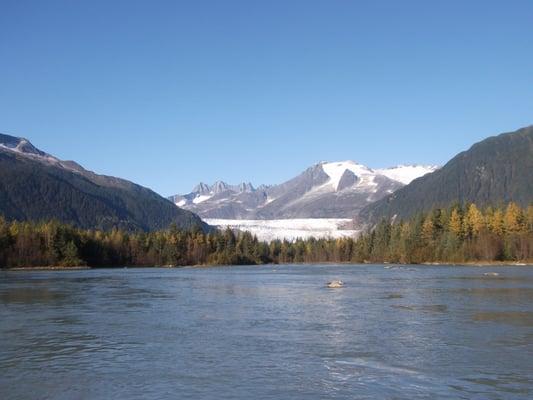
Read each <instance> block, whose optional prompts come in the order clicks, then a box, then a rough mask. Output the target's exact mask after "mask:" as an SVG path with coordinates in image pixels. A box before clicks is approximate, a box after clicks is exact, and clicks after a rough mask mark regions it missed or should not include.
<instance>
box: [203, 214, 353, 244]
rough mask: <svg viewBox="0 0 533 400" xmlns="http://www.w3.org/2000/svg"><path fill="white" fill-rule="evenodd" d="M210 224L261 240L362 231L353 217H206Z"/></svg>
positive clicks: (347, 235)
mask: <svg viewBox="0 0 533 400" xmlns="http://www.w3.org/2000/svg"><path fill="white" fill-rule="evenodd" d="M204 221H205V222H207V223H208V224H209V225H212V226H216V227H218V228H221V229H225V228H230V229H234V230H240V231H248V232H250V233H251V234H252V235H256V236H257V238H258V239H259V240H261V241H266V242H269V241H272V240H275V239H279V240H289V241H294V240H296V239H298V238H300V239H308V238H311V237H315V238H333V239H336V238H342V237H356V236H357V235H358V234H359V233H360V231H358V230H355V229H353V227H352V225H353V224H352V220H351V219H343V218H299V219H281V220H242V219H233V220H231V219H209V218H207V219H205V220H204Z"/></svg>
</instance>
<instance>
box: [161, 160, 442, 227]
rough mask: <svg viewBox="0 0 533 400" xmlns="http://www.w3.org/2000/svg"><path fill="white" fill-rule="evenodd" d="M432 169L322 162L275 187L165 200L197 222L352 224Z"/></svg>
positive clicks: (219, 186) (216, 189)
mask: <svg viewBox="0 0 533 400" xmlns="http://www.w3.org/2000/svg"><path fill="white" fill-rule="evenodd" d="M436 169H437V167H435V166H410V165H401V166H397V167H393V168H386V169H376V170H373V169H371V168H368V167H366V166H364V165H361V164H358V163H356V162H354V161H341V162H321V163H318V164H315V165H313V166H311V167H309V168H308V169H306V170H305V171H304V172H302V173H301V174H300V175H298V176H296V177H295V178H293V179H290V180H288V181H287V182H284V183H281V184H279V185H272V186H265V185H261V186H259V187H257V188H254V187H253V185H252V184H250V183H241V184H240V185H229V184H227V183H225V182H221V181H219V182H215V183H214V184H213V185H207V184H205V183H200V184H199V185H197V186H196V187H195V188H194V189H193V191H192V192H191V193H188V194H185V195H175V196H171V197H170V200H172V201H173V202H174V203H175V204H176V205H178V206H179V207H183V208H185V209H188V210H190V211H193V212H195V213H197V214H198V215H200V216H201V217H202V218H217V219H259V220H275V219H294V218H353V217H354V216H355V215H356V214H357V213H358V212H359V211H360V210H361V209H362V208H363V207H365V206H366V205H368V204H370V203H372V202H374V201H377V200H379V199H381V198H383V197H384V196H386V195H388V194H391V193H393V192H395V191H396V190H398V189H399V188H401V187H403V186H405V185H406V184H408V183H410V182H411V181H412V180H414V179H416V178H418V177H420V176H423V175H425V174H427V173H430V172H433V171H435V170H436Z"/></svg>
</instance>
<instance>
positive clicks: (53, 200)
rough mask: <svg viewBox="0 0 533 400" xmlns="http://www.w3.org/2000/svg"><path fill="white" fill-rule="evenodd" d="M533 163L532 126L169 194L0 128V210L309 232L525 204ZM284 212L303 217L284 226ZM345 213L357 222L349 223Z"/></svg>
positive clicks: (531, 192) (147, 224)
mask: <svg viewBox="0 0 533 400" xmlns="http://www.w3.org/2000/svg"><path fill="white" fill-rule="evenodd" d="M532 171H533V126H532V127H527V128H523V129H520V130H518V131H516V132H512V133H505V134H501V135H499V136H495V137H491V138H488V139H486V140H483V141H481V142H479V143H477V144H475V145H473V146H472V147H471V148H470V149H469V150H467V151H465V152H462V153H460V154H458V155H457V156H455V157H454V158H453V159H451V160H450V161H449V162H448V163H447V164H446V165H445V166H443V167H442V168H437V167H435V166H416V165H401V166H397V167H393V168H386V169H371V168H369V167H366V166H364V165H361V164H358V163H356V162H354V161H341V162H321V163H318V164H315V165H313V166H311V167H309V168H308V169H306V170H305V171H304V172H302V173H301V174H299V175H298V176H296V177H294V178H293V179H290V180H288V181H286V182H284V183H281V184H278V185H272V186H265V185H262V186H258V187H254V186H253V185H252V184H250V183H241V184H239V185H229V184H227V183H225V182H216V183H214V184H212V185H207V184H204V183H200V184H199V185H197V186H196V187H195V188H194V189H193V191H192V192H190V193H188V194H185V195H175V196H172V197H170V200H171V201H169V200H168V199H164V198H162V197H161V196H159V195H158V194H157V193H155V192H153V191H151V190H150V189H147V188H145V187H142V186H139V185H136V184H134V183H132V182H129V181H127V180H124V179H120V178H115V177H110V176H104V175H98V174H95V173H93V172H91V171H87V170H86V169H84V168H83V167H81V166H80V165H79V164H77V163H75V162H73V161H63V160H60V159H58V158H57V157H54V156H52V155H50V154H47V153H45V152H44V151H42V150H39V149H37V148H36V147H35V146H33V145H32V144H31V143H30V142H29V141H28V140H27V139H23V138H18V137H14V136H9V135H4V134H0V214H1V215H3V216H4V217H6V218H7V219H16V220H33V221H38V220H50V219H57V220H59V221H61V222H67V223H71V224H74V225H76V226H79V227H83V228H100V229H110V228H113V227H119V228H125V229H129V230H137V229H141V230H155V229H161V228H166V227H168V226H169V225H170V224H171V223H176V224H177V226H178V227H180V228H189V227H192V226H200V227H201V228H202V229H210V228H209V227H208V225H206V224H205V223H204V222H202V221H201V219H200V218H199V217H198V215H199V216H200V217H202V218H206V219H208V220H210V221H213V220H216V221H217V222H216V225H218V226H254V227H257V229H258V230H260V231H265V232H267V231H268V232H267V233H268V235H270V236H275V235H274V234H275V232H274V231H275V229H277V228H278V227H281V228H283V229H282V230H283V231H287V230H290V229H291V228H293V225H294V227H296V226H298V227H300V228H298V229H295V231H302V230H304V231H305V230H306V229H308V228H309V227H310V228H309V229H310V230H313V229H315V228H314V227H315V222H316V221H318V220H317V219H330V221H329V222H328V223H329V225H327V226H322V228H321V229H322V231H324V232H329V231H330V230H334V229H336V228H335V227H337V226H339V227H340V228H338V229H344V230H353V231H358V230H359V229H361V227H363V226H365V225H369V224H370V225H372V224H373V223H375V222H376V221H378V220H380V219H382V218H386V219H392V218H409V217H411V216H413V215H415V214H417V213H419V212H423V211H429V210H431V209H433V208H436V207H447V206H449V205H451V204H453V203H462V204H465V203H469V202H474V203H476V204H478V205H479V206H486V205H500V204H502V203H507V202H509V201H514V202H517V203H519V204H520V205H522V206H527V205H529V204H530V203H532V202H533V172H532ZM196 214H198V215H196ZM290 219H292V220H294V219H306V221H300V222H301V223H300V224H299V225H297V224H287V223H286V222H287V221H286V220H290ZM351 219H355V222H354V223H347V221H348V222H349V221H350V220H351ZM242 220H247V221H246V222H242ZM257 220H263V222H264V221H273V220H274V221H275V220H284V221H283V223H281V222H272V223H270V224H265V223H257V222H254V221H257ZM224 221H229V222H227V223H225V222H224ZM239 221H241V222H239ZM224 224H225V225H224ZM332 227H333V228H332ZM273 232H274V233H273ZM293 233H294V232H293ZM345 233H346V232H342V234H345ZM294 234H298V235H300V233H298V232H296V233H294ZM270 236H269V237H270Z"/></svg>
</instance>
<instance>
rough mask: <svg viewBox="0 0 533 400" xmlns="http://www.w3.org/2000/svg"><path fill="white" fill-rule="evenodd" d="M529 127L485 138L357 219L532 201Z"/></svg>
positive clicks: (532, 159) (532, 161)
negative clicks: (454, 204)
mask: <svg viewBox="0 0 533 400" xmlns="http://www.w3.org/2000/svg"><path fill="white" fill-rule="evenodd" d="M531 171H533V125H530V126H527V127H524V128H520V129H518V130H516V131H514V132H505V133H501V134H499V135H496V136H492V137H488V138H486V139H484V140H482V141H480V142H477V143H475V144H473V145H472V146H471V147H470V148H469V149H467V150H465V151H462V152H460V153H458V154H457V155H456V156H455V157H453V158H452V159H451V160H450V161H448V162H447V163H446V164H445V165H444V166H443V167H442V168H440V169H439V170H437V171H435V172H434V173H432V174H428V175H426V176H423V177H420V178H419V179H416V180H414V181H413V182H411V183H410V184H409V185H407V186H405V187H403V188H402V189H400V190H398V191H397V192H395V193H394V194H391V195H389V196H386V197H384V198H383V199H381V200H379V201H377V202H376V203H374V204H370V205H368V206H366V207H365V208H363V209H362V210H361V212H360V213H359V215H358V217H357V219H358V220H359V221H360V222H361V223H375V222H376V221H377V220H379V219H381V218H393V217H396V218H409V217H412V216H413V215H415V214H417V213H420V212H427V211H430V210H431V209H433V208H444V207H447V206H449V205H450V204H452V203H460V204H466V203H469V202H472V203H476V204H477V205H478V206H489V205H499V204H500V203H508V202H511V201H513V202H516V203H518V204H520V205H522V206H527V205H528V204H529V202H531V201H533V173H532V172H531Z"/></svg>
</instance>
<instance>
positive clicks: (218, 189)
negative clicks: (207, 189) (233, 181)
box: [211, 181, 229, 194]
mask: <svg viewBox="0 0 533 400" xmlns="http://www.w3.org/2000/svg"><path fill="white" fill-rule="evenodd" d="M228 189H229V186H228V184H227V183H226V182H223V181H216V182H215V183H214V184H213V186H211V191H212V192H213V193H215V194H216V193H222V192H225V191H226V190H228Z"/></svg>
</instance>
